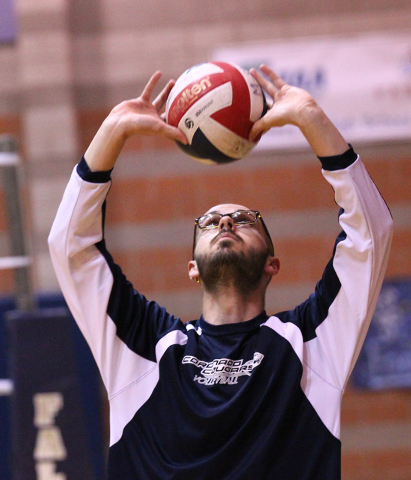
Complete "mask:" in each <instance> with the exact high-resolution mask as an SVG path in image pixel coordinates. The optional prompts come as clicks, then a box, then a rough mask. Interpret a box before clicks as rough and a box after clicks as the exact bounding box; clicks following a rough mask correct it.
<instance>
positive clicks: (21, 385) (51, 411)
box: [7, 309, 102, 480]
mask: <svg viewBox="0 0 411 480" xmlns="http://www.w3.org/2000/svg"><path fill="white" fill-rule="evenodd" d="M7 327H8V343H9V366H10V368H9V371H10V376H11V379H12V380H13V383H14V392H13V395H12V397H11V427H12V428H11V430H12V462H11V464H12V468H11V469H12V479H13V480H42V479H53V480H78V479H82V480H100V479H101V478H102V474H101V471H100V472H97V470H96V468H95V462H94V460H95V458H93V449H94V440H95V438H93V437H92V433H91V429H90V428H89V426H90V425H89V424H90V418H89V412H87V411H86V409H85V408H84V405H85V402H84V398H83V393H82V388H81V373H80V370H79V368H78V358H77V355H76V346H75V342H73V326H72V319H71V316H70V314H69V312H68V310H67V309H45V310H39V311H36V312H34V313H22V312H17V311H14V312H9V313H8V314H7ZM90 380H91V381H92V379H90ZM94 410H95V411H98V410H99V405H98V402H97V403H95V404H94ZM99 433H100V438H99V439H98V441H97V443H98V444H99V445H100V446H101V445H102V430H100V432H99Z"/></svg>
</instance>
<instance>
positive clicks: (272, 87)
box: [250, 68, 278, 98]
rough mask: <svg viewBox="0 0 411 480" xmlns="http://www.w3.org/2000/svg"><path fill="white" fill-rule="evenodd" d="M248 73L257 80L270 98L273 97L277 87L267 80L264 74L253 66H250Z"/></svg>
mask: <svg viewBox="0 0 411 480" xmlns="http://www.w3.org/2000/svg"><path fill="white" fill-rule="evenodd" d="M250 73H251V75H252V76H253V77H254V78H255V79H256V80H257V82H258V83H259V84H260V86H261V87H262V88H263V89H264V90H265V91H266V92H267V93H268V95H270V97H271V98H274V95H275V94H276V92H277V91H278V90H277V87H276V86H275V85H274V84H273V83H271V82H270V81H269V80H267V78H266V77H264V75H262V74H261V73H260V72H258V71H257V70H256V69H255V68H251V69H250Z"/></svg>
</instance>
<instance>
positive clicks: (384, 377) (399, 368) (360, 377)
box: [352, 279, 411, 389]
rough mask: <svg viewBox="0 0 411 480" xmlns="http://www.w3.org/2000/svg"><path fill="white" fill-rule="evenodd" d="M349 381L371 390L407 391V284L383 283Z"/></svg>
mask: <svg viewBox="0 0 411 480" xmlns="http://www.w3.org/2000/svg"><path fill="white" fill-rule="evenodd" d="M352 380H353V383H354V385H356V386H358V387H366V388H371V389H383V388H409V387H411V280H409V279H407V280H397V281H387V282H385V283H384V285H383V287H382V289H381V294H380V297H379V299H378V303H377V307H376V309H375V313H374V317H373V319H372V322H371V326H370V330H369V332H368V334H367V337H366V339H365V342H364V346H363V348H362V350H361V353H360V356H359V358H358V361H357V364H356V366H355V368H354V371H353V374H352Z"/></svg>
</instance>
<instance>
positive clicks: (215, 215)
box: [193, 210, 274, 258]
mask: <svg viewBox="0 0 411 480" xmlns="http://www.w3.org/2000/svg"><path fill="white" fill-rule="evenodd" d="M223 217H230V218H231V219H232V220H233V223H234V225H237V226H242V225H253V224H255V223H256V222H257V220H258V219H259V220H260V221H261V225H262V226H263V228H264V231H265V233H266V235H267V237H268V240H269V241H270V255H272V256H274V245H273V242H272V240H271V237H270V234H269V232H268V228H267V226H266V224H265V223H264V220H263V217H262V216H261V213H260V212H258V211H256V210H236V211H235V212H233V213H224V214H223V213H219V212H210V213H206V214H205V215H203V216H201V217H198V218H196V219H195V220H194V241H193V258H194V250H195V246H196V234H197V227H198V228H200V229H201V230H211V229H212V228H218V226H219V225H220V221H221V219H222V218H223Z"/></svg>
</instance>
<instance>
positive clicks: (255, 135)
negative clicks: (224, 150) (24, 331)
mask: <svg viewBox="0 0 411 480" xmlns="http://www.w3.org/2000/svg"><path fill="white" fill-rule="evenodd" d="M268 130H270V125H268V123H267V121H266V119H265V117H263V118H260V120H257V121H256V122H255V123H254V125H253V126H252V127H251V130H250V134H249V136H248V139H249V140H250V142H257V141H258V140H260V137H261V135H263V134H264V133H266V132H268Z"/></svg>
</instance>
